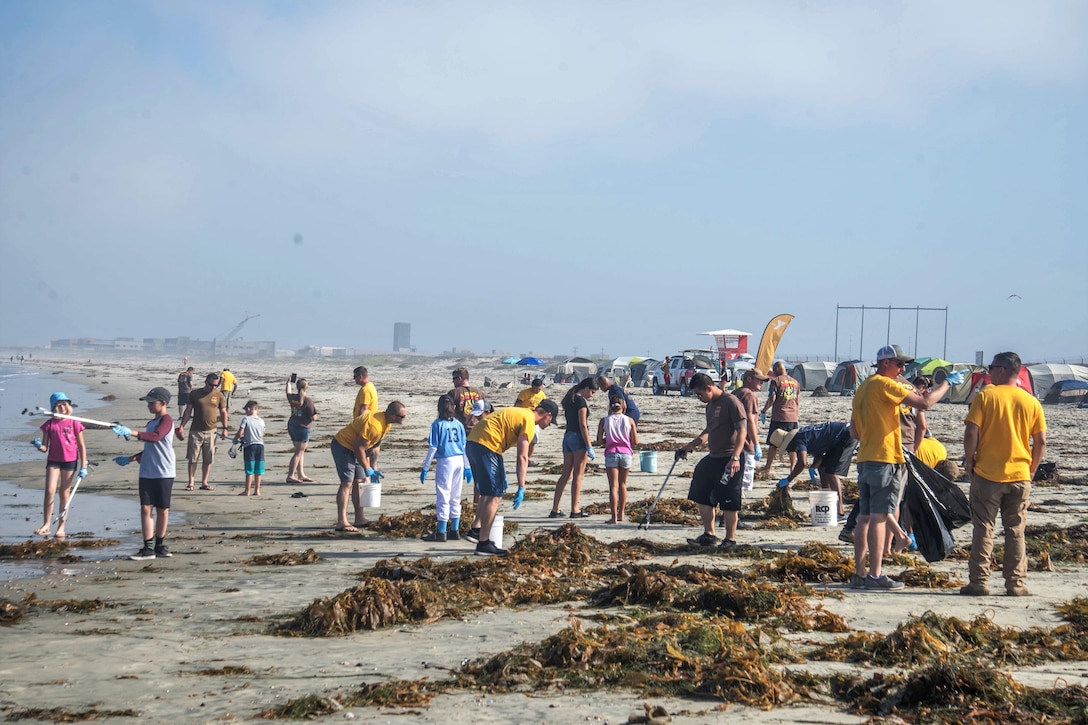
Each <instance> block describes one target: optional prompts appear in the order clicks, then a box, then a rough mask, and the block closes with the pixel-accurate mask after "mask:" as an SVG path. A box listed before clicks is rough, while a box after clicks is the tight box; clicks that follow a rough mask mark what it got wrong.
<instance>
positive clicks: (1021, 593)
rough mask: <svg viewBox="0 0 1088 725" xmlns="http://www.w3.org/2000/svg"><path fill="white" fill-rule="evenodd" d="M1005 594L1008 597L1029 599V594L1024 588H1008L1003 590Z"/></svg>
mask: <svg viewBox="0 0 1088 725" xmlns="http://www.w3.org/2000/svg"><path fill="white" fill-rule="evenodd" d="M1005 594H1006V595H1007V596H1010V597H1030V596H1031V592H1029V591H1028V588H1027V587H1025V586H1018V587H1008V588H1006V589H1005Z"/></svg>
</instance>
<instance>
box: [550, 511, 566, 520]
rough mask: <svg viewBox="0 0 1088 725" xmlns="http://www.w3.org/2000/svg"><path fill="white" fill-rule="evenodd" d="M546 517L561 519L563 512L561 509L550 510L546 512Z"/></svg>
mask: <svg viewBox="0 0 1088 725" xmlns="http://www.w3.org/2000/svg"><path fill="white" fill-rule="evenodd" d="M548 518H549V519H561V518H563V512H562V511H550V512H549V513H548Z"/></svg>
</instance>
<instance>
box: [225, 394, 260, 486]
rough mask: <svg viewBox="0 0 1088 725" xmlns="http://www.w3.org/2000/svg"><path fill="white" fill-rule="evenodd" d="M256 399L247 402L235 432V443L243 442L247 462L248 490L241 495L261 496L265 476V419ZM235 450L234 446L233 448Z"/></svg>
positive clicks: (243, 454) (243, 451)
mask: <svg viewBox="0 0 1088 725" xmlns="http://www.w3.org/2000/svg"><path fill="white" fill-rule="evenodd" d="M260 411H261V407H260V406H259V405H258V404H257V401H256V400H250V401H248V402H247V403H246V406H245V412H246V414H245V415H244V416H242V422H241V423H239V424H238V432H237V433H235V434H234V441H233V442H234V444H235V445H237V444H238V443H241V444H242V461H243V462H244V464H245V472H246V490H245V491H242V493H240V494H238V495H239V496H249V495H253V496H260V495H261V479H262V478H264V420H263V419H262V418H261V415H260ZM231 450H232V451H233V450H234V449H233V447H232V448H231Z"/></svg>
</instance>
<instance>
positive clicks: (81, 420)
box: [23, 405, 129, 441]
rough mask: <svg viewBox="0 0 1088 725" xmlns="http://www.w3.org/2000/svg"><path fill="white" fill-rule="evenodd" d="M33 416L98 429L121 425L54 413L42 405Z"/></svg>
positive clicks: (126, 437) (126, 438) (127, 438)
mask: <svg viewBox="0 0 1088 725" xmlns="http://www.w3.org/2000/svg"><path fill="white" fill-rule="evenodd" d="M23 412H24V413H25V412H26V410H25V409H24V410H23ZM31 415H48V416H49V417H50V418H60V419H62V420H74V421H76V422H79V423H82V424H83V425H93V426H94V427H96V428H112V427H113V426H115V425H120V423H117V422H113V423H107V422H106V421H104V420H94V419H93V418H79V417H77V416H74V415H65V414H64V413H54V412H53V411H51V410H46V409H45V408H43V407H42V406H40V405H39V406H38V412H37V413H31ZM125 440H126V441H127V440H129V437H128V436H125Z"/></svg>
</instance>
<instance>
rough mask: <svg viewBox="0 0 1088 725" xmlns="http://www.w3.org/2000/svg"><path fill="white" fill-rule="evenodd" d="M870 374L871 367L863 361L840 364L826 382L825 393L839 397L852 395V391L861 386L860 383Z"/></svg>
mask: <svg viewBox="0 0 1088 725" xmlns="http://www.w3.org/2000/svg"><path fill="white" fill-rule="evenodd" d="M872 372H873V368H872V366H870V365H869V363H867V362H865V361H864V360H848V361H846V362H841V363H839V364H838V366H837V367H836V368H835V372H833V373H832V374H831V379H830V380H828V382H827V392H829V393H838V394H839V395H853V394H854V391H855V390H857V389H858V386H859V385H861V381H862V380H864V379H865V378H867V377H869V376H870V375H871V374H872Z"/></svg>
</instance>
